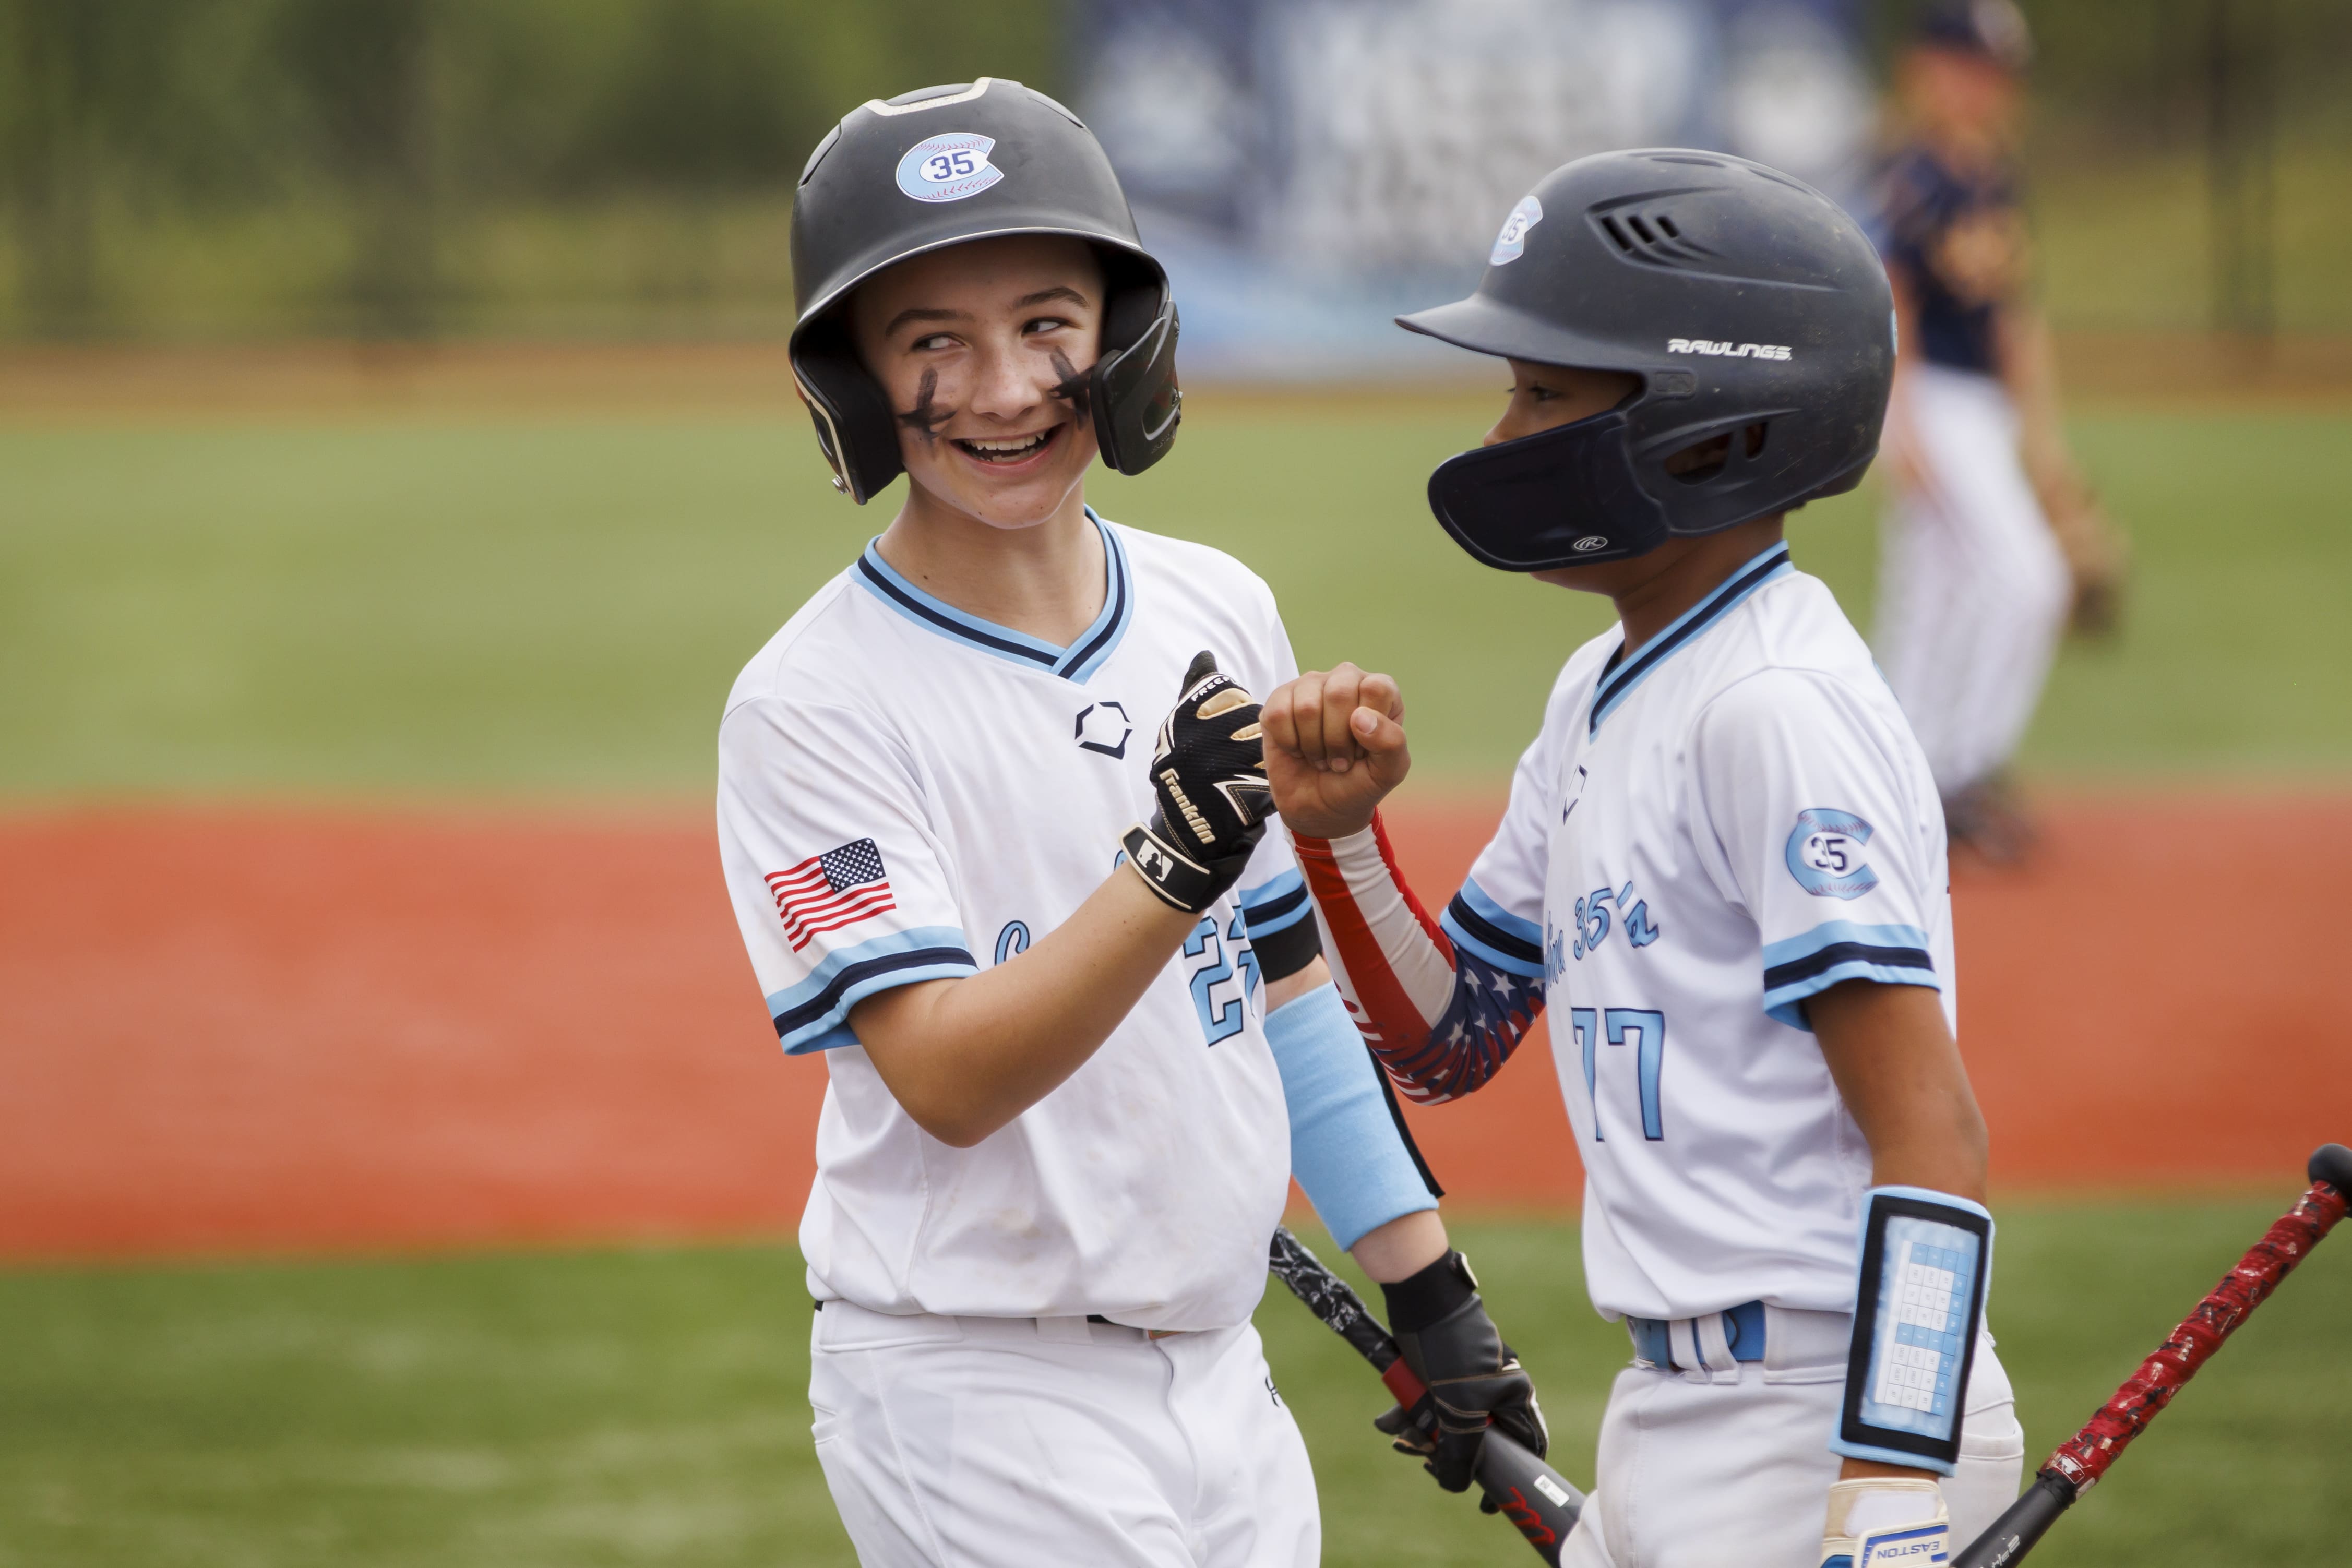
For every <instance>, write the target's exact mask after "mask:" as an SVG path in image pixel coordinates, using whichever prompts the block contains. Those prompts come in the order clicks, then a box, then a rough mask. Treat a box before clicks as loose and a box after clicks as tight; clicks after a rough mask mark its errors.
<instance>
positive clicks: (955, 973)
mask: <svg viewBox="0 0 2352 1568" xmlns="http://www.w3.org/2000/svg"><path fill="white" fill-rule="evenodd" d="M979 972H980V970H979V966H978V965H976V964H974V963H973V962H972V961H971V954H969V953H964V952H960V951H957V950H955V949H953V948H947V947H933V948H928V949H925V950H924V951H921V952H918V953H903V954H897V955H894V956H890V957H887V958H877V959H876V960H874V961H873V962H872V963H870V964H853V965H851V966H850V967H848V968H846V969H844V970H843V971H842V972H841V975H840V977H839V983H838V986H837V988H836V989H835V991H833V992H832V993H830V994H829V995H828V996H827V997H826V998H824V1000H825V1001H826V1003H827V1004H828V1005H827V1006H826V1007H825V1008H824V1011H822V1012H820V1013H818V1014H816V1016H814V1017H807V1015H806V1014H805V1013H802V1014H793V1015H789V1016H780V1017H778V1018H777V1019H776V1020H775V1021H776V1039H777V1040H779V1041H781V1042H782V1045H783V1048H784V1054H785V1055H787V1056H806V1055H808V1054H809V1053H811V1052H812V1051H837V1050H839V1049H840V1048H841V1047H843V1046H845V1045H856V1043H857V1036H856V1033H855V1032H854V1031H852V1030H851V1029H850V1027H849V1009H851V1008H854V1007H856V1005H857V1004H858V1003H859V1002H862V1001H864V1000H865V999H866V998H868V997H870V996H872V995H874V994H875V993H876V992H877V991H887V990H889V989H890V988H892V987H894V986H911V985H913V984H915V983H916V982H917V981H918V980H961V979H962V978H963V977H965V976H967V975H974V974H978V973H979ZM803 1018H805V1019H806V1021H804V1022H795V1021H794V1020H795V1019H803Z"/></svg>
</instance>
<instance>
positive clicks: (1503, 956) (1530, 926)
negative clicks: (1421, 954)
mask: <svg viewBox="0 0 2352 1568" xmlns="http://www.w3.org/2000/svg"><path fill="white" fill-rule="evenodd" d="M1454 897H1456V898H1458V899H1460V900H1461V901H1462V902H1463V903H1464V904H1467V905H1468V906H1469V907H1470V911H1471V913H1472V914H1474V915H1477V916H1478V917H1479V918H1480V919H1482V920H1485V921H1486V922H1488V923H1489V924H1491V925H1494V927H1495V928H1496V930H1498V931H1500V932H1502V933H1503V934H1504V935H1505V936H1516V937H1517V938H1519V939H1520V940H1521V941H1523V942H1525V943H1526V944H1527V945H1528V946H1530V947H1533V948H1534V949H1536V950H1537V951H1538V953H1540V952H1541V951H1542V950H1543V927H1542V926H1540V925H1537V924H1536V923H1535V922H1534V921H1532V920H1529V919H1528V918H1527V917H1526V916H1525V915H1514V914H1512V913H1511V912H1510V911H1509V910H1507V909H1506V908H1504V907H1503V906H1502V905H1501V904H1497V903H1496V902H1495V900H1494V899H1493V898H1492V897H1491V896H1490V895H1489V894H1487V892H1486V889H1485V888H1483V887H1480V886H1479V885H1478V884H1477V883H1475V882H1474V881H1472V880H1471V879H1470V878H1468V877H1465V878H1463V879H1462V888H1461V891H1460V892H1458V893H1456V894H1454ZM1437 925H1438V929H1439V930H1441V931H1443V932H1444V933H1445V935H1446V936H1448V937H1450V938H1452V939H1453V942H1454V946H1457V947H1466V948H1468V949H1469V950H1470V951H1471V952H1473V953H1475V954H1476V955H1478V956H1479V957H1481V958H1484V959H1485V960H1486V962H1487V963H1489V964H1492V965H1493V966H1494V967H1496V968H1497V969H1500V970H1502V971H1503V973H1505V974H1507V975H1517V976H1518V977H1520V978H1521V979H1528V980H1534V979H1540V978H1541V977H1543V964H1542V963H1541V961H1540V960H1538V961H1537V962H1533V963H1530V962H1529V961H1528V959H1527V958H1525V957H1523V956H1519V955H1517V954H1512V953H1507V952H1505V951H1503V950H1502V949H1501V948H1499V947H1497V946H1495V945H1494V944H1493V943H1491V942H1484V941H1481V940H1479V938H1477V937H1476V936H1472V935H1471V934H1470V932H1469V931H1468V929H1467V928H1465V926H1464V925H1463V924H1462V922H1461V921H1459V920H1457V919H1455V918H1454V911H1453V909H1452V908H1451V907H1450V906H1449V907H1448V908H1447V909H1446V910H1445V911H1444V913H1443V914H1441V915H1438V917H1437Z"/></svg>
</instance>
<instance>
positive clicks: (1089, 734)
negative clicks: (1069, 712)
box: [1075, 702, 1135, 758]
mask: <svg viewBox="0 0 2352 1568" xmlns="http://www.w3.org/2000/svg"><path fill="white" fill-rule="evenodd" d="M1134 733H1135V727H1134V726H1133V725H1132V724H1131V723H1129V720H1128V716H1127V708H1126V706H1124V705H1122V704H1119V703H1115V702H1102V703H1088V704H1087V706H1084V707H1082V708H1080V709H1079V710H1078V722H1077V725H1076V731H1075V735H1076V740H1077V743H1078V749H1079V750H1081V751H1094V752H1099V753H1101V754H1102V755H1103V756H1105V757H1109V758H1124V757H1125V756H1126V755H1127V737H1129V736H1130V735H1133V734H1134Z"/></svg>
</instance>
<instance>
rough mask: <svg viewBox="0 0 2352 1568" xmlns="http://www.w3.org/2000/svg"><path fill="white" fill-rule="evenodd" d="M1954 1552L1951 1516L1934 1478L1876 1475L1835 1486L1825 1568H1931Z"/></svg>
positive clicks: (1824, 1548) (1826, 1532) (1826, 1535)
mask: <svg viewBox="0 0 2352 1568" xmlns="http://www.w3.org/2000/svg"><path fill="white" fill-rule="evenodd" d="M1951 1554H1952V1515H1951V1512H1950V1511H1949V1510H1948V1509H1947V1508H1945V1506H1944V1489H1943V1488H1941V1487H1939V1486H1937V1484H1936V1483H1935V1482H1934V1481H1931V1480H1909V1479H1901V1480H1898V1479H1895V1478H1894V1477H1892V1476H1872V1477H1867V1478H1865V1479H1861V1480H1852V1481H1839V1482H1838V1483H1837V1484H1836V1485H1834V1486H1832V1487H1831V1488H1830V1512H1829V1522H1828V1524H1827V1526H1826V1527H1825V1528H1824V1529H1823V1530H1822V1568H1891V1565H1893V1564H1896V1563H1900V1564H1902V1565H1903V1568H1928V1565H1929V1564H1931V1563H1944V1562H1947V1561H1948V1560H1949V1559H1950V1557H1951Z"/></svg>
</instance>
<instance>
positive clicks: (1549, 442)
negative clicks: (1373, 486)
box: [1397, 148, 1895, 571]
mask: <svg viewBox="0 0 2352 1568" xmlns="http://www.w3.org/2000/svg"><path fill="white" fill-rule="evenodd" d="M1397 324H1398V325H1399V326H1401V327H1405V328H1408V329H1411V330H1412V331H1415V332H1426V333H1427V334H1429V335H1430V336H1431V337H1433V338H1437V339H1441V340H1444V341H1445V342H1449V343H1453V344H1455V345H1457V346H1459V347H1461V348H1465V349H1472V350H1476V351H1478V352H1479V353H1482V354H1497V355H1502V356H1505V357H1507V358H1510V359H1518V360H1533V361H1539V362H1541V363H1544V364H1550V365H1567V366H1573V367H1576V368H1579V369H1583V370H1599V371H1627V372H1630V373H1632V374H1633V375H1634V376H1637V377H1639V378H1640V379H1641V382H1642V388H1641V391H1640V392H1637V393H1635V394H1633V396H1631V397H1629V398H1627V399H1626V400H1625V401H1624V402H1622V403H1620V404H1619V405H1618V406H1616V407H1615V408H1612V409H1611V410H1609V411H1608V412H1606V413H1598V414H1594V415H1592V416H1591V418H1588V419H1581V420H1578V421H1576V422H1575V423H1571V424H1566V425H1562V426H1559V428H1557V429H1554V430H1547V431H1543V432H1540V433H1539V434H1534V435H1528V436H1522V437H1520V438H1518V439H1517V440H1514V441H1507V442H1503V443H1501V444H1498V445H1495V446H1489V447H1485V448H1482V449H1480V450H1478V451H1475V452H1465V453H1463V454H1462V455H1459V456H1457V457H1453V458H1450V459H1448V460H1447V461H1446V462H1445V463H1444V464H1443V465H1440V466H1439V468H1438V470H1437V472H1436V473H1434V474H1433V475H1431V476H1430V479H1429V504H1430V508H1431V510H1433V511H1434V512H1435V513H1436V514H1437V520H1438V521H1439V522H1440V523H1442V524H1444V527H1445V529H1446V531H1447V532H1448V533H1450V534H1452V535H1453V536H1454V541H1455V542H1456V543H1458V544H1460V545H1461V546H1462V548H1463V549H1466V550H1468V551H1469V552H1470V553H1471V554H1472V555H1474V556H1475V557H1477V558H1478V559H1480V560H1482V561H1485V562H1486V564H1487V565H1488V566H1493V567H1499V568H1501V569H1502V570H1506V571H1542V570H1547V569H1549V568H1552V567H1560V566H1575V565H1584V564H1590V563H1593V562H1598V561H1606V560H1620V559H1624V558H1626V557H1628V556H1635V555H1640V554H1642V553H1643V552H1644V551H1646V550H1650V549H1655V548H1656V547H1657V546H1659V545H1660V544H1662V543H1664V541H1665V540H1666V539H1667V538H1669V537H1671V536H1674V535H1677V534H1684V535H1688V534H1709V533H1714V532H1715V531H1717V529H1719V528H1730V527H1732V526H1733V525H1735V524H1738V523H1744V522H1747V521H1748V520H1749V519H1751V518H1754V517H1768V516H1769V515H1771V514H1772V513H1775V512H1782V511H1786V510H1788V509H1789V508H1790V507H1796V506H1800V505H1801V504H1803V503H1804V502H1806V501H1810V500H1811V499H1813V498H1814V497H1819V496H1832V495H1836V494H1837V493H1839V492H1840V491H1843V490H1851V489H1853V487H1854V486H1856V485H1858V484H1860V483H1861V482H1862V474H1863V470H1864V469H1865V468H1867V467H1868V466H1870V460H1871V458H1872V457H1874V456H1875V455H1877V451H1878V431H1879V425H1880V423H1882V422H1883V420H1884V419H1885V413H1886V393H1887V389H1888V387H1889V385H1890V384H1891V382H1892V381H1893V378H1894V373H1895V311H1894V300H1893V298H1892V295H1891V294H1890V292H1889V290H1888V287H1887V283H1886V271H1885V267H1882V266H1880V265H1879V260H1878V254H1877V252H1876V251H1875V250H1874V249H1873V248H1872V247H1871V244H1870V241H1869V240H1868V239H1866V238H1864V236H1863V233H1862V230H1861V229H1860V228H1859V227H1858V226H1856V225H1855V224H1854V221H1853V219H1852V218H1850V217H1848V216H1847V215H1846V214H1845V213H1844V212H1843V210H1841V209H1840V208H1839V206H1838V205H1837V204H1836V203H1834V202H1832V201H1831V200H1830V199H1829V198H1828V197H1827V196H1824V195H1822V193H1820V192H1819V191H1816V190H1814V189H1812V188H1811V186H1809V185H1805V184H1802V183H1799V182H1798V181H1795V180H1792V179H1790V177H1789V176H1787V175H1786V174H1782V173H1780V172H1776V171H1774V170H1771V169H1767V168H1765V167H1764V166H1763V165H1762V164H1760V163H1750V162H1746V161H1745V160H1742V159H1738V158H1732V157H1727V156H1725V155H1723V154H1721V153H1716V152H1685V151H1682V150H1680V149H1673V148H1654V149H1647V150H1644V151H1641V152H1604V153H1601V154H1600V155H1598V156H1596V157H1591V158H1580V159H1579V160H1577V161H1576V162H1573V163H1570V164H1568V165H1566V166H1565V167H1563V168H1559V169H1556V170H1554V171H1553V172H1551V173H1550V174H1549V175H1547V176H1546V177H1545V179H1544V180H1543V183H1540V184H1538V186H1537V187H1536V188H1535V190H1534V191H1533V192H1532V193H1529V194H1528V196H1527V197H1526V199H1524V200H1523V201H1521V202H1520V203H1519V204H1518V205H1517V207H1515V208H1513V209H1512V212H1511V215H1510V217H1509V218H1508V219H1507V220H1506V221H1505V222H1504V225H1503V229H1502V233H1501V234H1500V235H1498V236H1496V241H1495V248H1494V251H1493V253H1492V254H1491V255H1490V256H1488V257H1487V267H1486V277H1484V278H1482V279H1481V280H1480V281H1479V284H1478V287H1477V291H1476V292H1475V293H1474V294H1472V295H1471V296H1470V298H1467V299H1464V300H1460V301H1458V302H1456V303H1454V304H1452V305H1441V306H1439V307H1437V308H1435V309H1432V310H1423V311H1420V312H1418V313H1416V314H1414V315H1412V316H1400V317H1399V318H1397Z"/></svg>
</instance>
